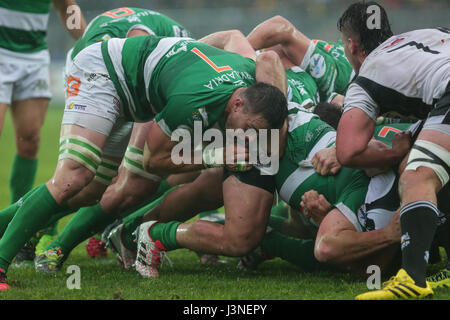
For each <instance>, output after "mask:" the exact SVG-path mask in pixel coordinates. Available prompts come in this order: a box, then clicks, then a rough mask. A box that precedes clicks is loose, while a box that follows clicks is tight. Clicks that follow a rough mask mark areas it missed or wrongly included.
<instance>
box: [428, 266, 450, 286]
mask: <svg viewBox="0 0 450 320" xmlns="http://www.w3.org/2000/svg"><path fill="white" fill-rule="evenodd" d="M427 282H428V283H429V284H430V287H431V288H432V289H438V288H450V269H448V268H444V269H442V270H441V271H439V272H438V273H436V274H434V275H432V276H429V277H427Z"/></svg>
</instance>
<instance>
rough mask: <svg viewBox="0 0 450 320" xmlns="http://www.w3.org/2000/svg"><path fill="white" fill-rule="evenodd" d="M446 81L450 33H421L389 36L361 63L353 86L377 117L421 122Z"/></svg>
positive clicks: (440, 30) (449, 70)
mask: <svg viewBox="0 0 450 320" xmlns="http://www.w3.org/2000/svg"><path fill="white" fill-rule="evenodd" d="M449 80H450V29H445V28H438V29H422V30H415V31H411V32H406V33H403V34H400V35H396V36H393V37H391V38H389V39H388V40H387V41H385V42H384V43H383V44H381V45H380V46H378V47H377V48H376V49H375V50H374V51H373V52H371V53H370V54H369V56H368V57H367V58H366V59H365V61H364V63H363V64H362V66H361V69H360V72H359V75H358V77H357V78H356V79H355V83H357V84H358V85H359V86H361V87H362V88H363V89H364V90H365V91H367V92H368V93H369V95H370V96H371V98H372V99H373V100H374V101H375V102H376V103H377V104H378V106H379V108H380V113H381V114H382V113H385V112H388V111H397V112H399V113H400V114H402V115H415V116H417V117H419V118H425V117H426V115H427V114H428V112H429V111H430V110H431V108H432V107H433V104H434V102H435V101H436V99H439V98H440V97H441V96H442V94H443V93H444V92H445V89H446V87H447V85H448V82H449Z"/></svg>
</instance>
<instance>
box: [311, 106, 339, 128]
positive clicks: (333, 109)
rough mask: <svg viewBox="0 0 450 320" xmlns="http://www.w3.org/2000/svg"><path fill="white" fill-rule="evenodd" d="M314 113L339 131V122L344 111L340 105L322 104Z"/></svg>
mask: <svg viewBox="0 0 450 320" xmlns="http://www.w3.org/2000/svg"><path fill="white" fill-rule="evenodd" d="M314 113H315V114H317V115H318V116H319V118H320V120H322V121H324V122H326V123H328V124H329V125H330V126H332V127H333V128H334V129H336V130H337V126H338V124H339V120H340V119H341V116H342V110H341V108H340V107H339V106H338V105H335V104H332V103H329V102H321V103H319V104H318V105H317V106H316V107H315V108H314Z"/></svg>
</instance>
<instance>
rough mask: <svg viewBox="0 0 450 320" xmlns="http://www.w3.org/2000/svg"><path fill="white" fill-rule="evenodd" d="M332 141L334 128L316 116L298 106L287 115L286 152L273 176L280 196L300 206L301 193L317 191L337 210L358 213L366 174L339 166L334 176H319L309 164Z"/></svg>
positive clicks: (290, 203) (334, 136)
mask: <svg viewBox="0 0 450 320" xmlns="http://www.w3.org/2000/svg"><path fill="white" fill-rule="evenodd" d="M335 140H336V132H335V130H334V129H333V128H332V127H331V126H329V125H328V124H326V123H325V122H323V121H322V120H320V119H319V118H318V117H317V116H316V115H314V114H312V113H309V112H306V111H302V110H301V109H300V110H299V111H298V112H297V113H295V114H290V115H289V133H288V137H287V144H286V149H285V154H284V156H283V158H281V159H280V164H279V170H278V173H277V175H276V176H275V182H276V188H277V190H278V193H279V195H280V197H281V199H283V200H284V201H285V202H287V203H289V205H291V206H292V207H293V208H295V209H299V208H300V202H301V197H302V195H303V194H304V193H305V192H308V191H310V190H316V191H317V192H318V193H319V194H322V195H324V196H325V198H327V199H328V201H329V202H330V203H331V204H333V205H335V206H336V207H337V208H338V209H339V210H341V211H346V212H349V211H351V212H357V210H358V208H359V207H360V206H361V205H362V204H363V203H364V200H365V195H366V193H367V188H368V185H369V178H368V177H367V176H366V175H365V173H364V172H363V171H361V170H355V169H350V168H342V169H341V170H340V171H339V173H338V174H336V175H334V176H321V175H320V174H318V173H317V172H316V171H315V170H314V168H313V167H312V165H311V163H310V161H311V159H312V158H313V156H314V155H315V154H316V152H317V151H319V150H321V149H324V148H327V147H329V146H332V145H334V144H335Z"/></svg>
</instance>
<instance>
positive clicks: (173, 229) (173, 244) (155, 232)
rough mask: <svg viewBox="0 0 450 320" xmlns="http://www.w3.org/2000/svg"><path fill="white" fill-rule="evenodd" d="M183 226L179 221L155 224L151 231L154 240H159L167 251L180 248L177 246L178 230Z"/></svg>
mask: <svg viewBox="0 0 450 320" xmlns="http://www.w3.org/2000/svg"><path fill="white" fill-rule="evenodd" d="M180 224H181V222H178V221H171V222H166V223H156V224H154V225H153V226H152V227H151V229H150V231H149V234H150V237H151V238H152V239H153V240H159V241H160V242H161V243H162V245H163V246H164V248H166V250H167V251H170V250H175V249H178V248H180V247H179V246H178V244H177V239H176V235H177V228H178V226H179V225H180Z"/></svg>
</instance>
